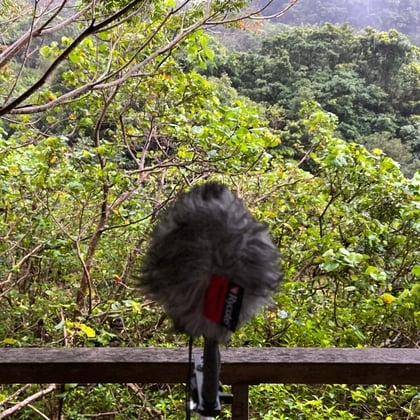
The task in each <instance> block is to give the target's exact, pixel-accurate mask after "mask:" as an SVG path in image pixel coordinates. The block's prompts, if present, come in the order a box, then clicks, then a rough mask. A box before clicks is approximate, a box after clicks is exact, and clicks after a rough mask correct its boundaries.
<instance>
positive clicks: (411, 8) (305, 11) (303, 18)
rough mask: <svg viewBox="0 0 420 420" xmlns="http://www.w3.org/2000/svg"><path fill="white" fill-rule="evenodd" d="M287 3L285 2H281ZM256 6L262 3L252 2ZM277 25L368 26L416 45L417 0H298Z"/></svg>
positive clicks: (418, 41)
mask: <svg viewBox="0 0 420 420" xmlns="http://www.w3.org/2000/svg"><path fill="white" fill-rule="evenodd" d="M281 2H282V3H287V1H286V0H283V1H281ZM255 3H256V4H258V3H260V4H262V2H260V1H258V0H257V1H256V2H255ZM275 6H276V2H273V4H271V5H269V6H268V7H267V8H266V10H265V11H264V14H265V15H271V14H275V13H276V8H275ZM277 20H278V21H279V22H282V23H287V24H291V25H294V26H298V25H320V24H323V23H326V22H329V23H333V24H343V23H348V24H350V25H351V26H352V27H354V28H357V29H364V28H366V27H368V26H370V27H373V28H375V29H377V30H379V31H389V30H390V29H396V30H397V31H399V32H402V33H403V34H406V35H407V36H408V37H409V38H410V40H411V41H412V42H413V43H415V44H417V45H419V44H420V34H419V30H418V28H419V26H420V1H419V0H397V1H396V0H353V1H351V2H350V1H346V0H299V1H298V2H297V4H296V6H295V7H294V8H293V9H291V10H290V12H289V13H287V14H286V15H284V16H281V17H280V18H279V19H277Z"/></svg>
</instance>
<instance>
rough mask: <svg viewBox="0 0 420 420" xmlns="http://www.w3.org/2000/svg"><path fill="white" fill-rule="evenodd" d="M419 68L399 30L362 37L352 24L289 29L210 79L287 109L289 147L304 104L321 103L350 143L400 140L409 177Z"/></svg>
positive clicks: (223, 63)
mask: <svg viewBox="0 0 420 420" xmlns="http://www.w3.org/2000/svg"><path fill="white" fill-rule="evenodd" d="M418 62H419V50H418V48H416V47H414V46H412V45H411V44H410V43H409V42H408V40H407V39H406V38H405V37H404V36H403V35H401V34H400V33H398V32H397V31H395V30H389V31H388V32H378V31H376V30H374V29H371V28H368V29H366V30H365V32H364V33H363V34H357V33H355V32H354V30H353V29H351V28H350V27H349V26H348V25H343V26H333V25H331V24H327V25H324V26H322V27H320V28H317V27H313V28H308V27H289V28H285V29H283V30H281V31H279V32H277V33H276V34H274V35H271V36H266V37H264V38H263V39H262V42H261V46H260V47H259V48H257V49H255V50H253V51H247V52H242V53H236V52H232V53H231V54H230V56H227V57H226V58H225V59H224V60H221V59H220V60H219V61H218V64H217V66H213V67H211V68H210V69H209V73H212V74H215V75H222V74H227V75H228V76H229V77H230V79H231V80H232V86H233V87H234V88H236V89H238V91H239V92H240V93H241V94H243V95H246V96H248V97H250V98H252V99H253V100H255V101H258V102H263V103H268V104H269V105H271V106H277V107H278V108H279V109H280V110H282V112H283V114H284V119H283V122H282V124H281V125H280V127H279V129H283V133H282V137H283V141H284V143H285V144H287V145H288V146H290V145H293V142H294V141H295V136H293V135H291V133H290V132H289V129H290V120H292V121H293V120H294V121H296V120H298V111H299V107H300V104H301V102H302V101H307V100H316V101H318V102H319V103H321V104H322V106H323V107H324V108H325V109H326V110H327V111H330V112H332V113H334V114H335V115H337V116H338V118H339V124H338V126H337V129H338V131H339V133H340V134H341V135H342V136H343V137H344V138H345V139H346V140H349V141H357V142H360V143H363V144H368V140H369V138H371V136H373V135H377V136H379V135H382V136H383V138H384V143H385V141H386V139H388V138H395V139H398V140H400V141H401V143H402V144H403V145H404V147H405V148H406V150H407V152H408V153H409V154H410V156H409V157H407V156H393V157H396V158H398V157H401V158H402V161H401V163H402V164H404V166H403V170H404V172H405V173H406V174H407V175H409V176H412V175H413V173H414V172H415V169H416V168H417V167H418V164H417V160H418V159H419V155H418V145H419V136H418V121H417V116H418V113H419V104H420V97H419V93H418V92H419V89H418V86H419V83H420V72H419V68H418ZM403 127H405V128H404V129H403ZM408 127H410V128H408ZM384 148H385V149H386V148H387V146H386V145H384ZM388 148H389V147H388ZM413 168H414V169H413Z"/></svg>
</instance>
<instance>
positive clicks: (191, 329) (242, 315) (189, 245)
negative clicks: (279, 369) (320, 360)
mask: <svg viewBox="0 0 420 420" xmlns="http://www.w3.org/2000/svg"><path fill="white" fill-rule="evenodd" d="M279 262H280V254H279V251H278V249H277V247H276V246H275V245H274V244H273V243H272V241H271V239H270V236H269V233H268V228H267V226H266V225H265V224H263V223H260V222H258V221H257V220H256V219H255V218H254V217H253V216H252V215H251V213H250V212H249V211H248V209H247V207H246V205H245V204H244V203H243V201H242V200H240V199H239V198H238V197H237V196H236V195H235V194H233V193H232V192H231V191H230V190H229V189H228V188H227V187H226V186H225V185H223V184H220V183H217V182H207V183H203V184H200V185H196V186H194V187H192V188H191V189H190V191H188V192H184V193H181V194H180V195H179V196H178V197H177V199H175V200H174V202H173V204H172V205H171V206H170V207H169V208H168V209H167V210H166V211H164V213H163V215H162V217H161V218H160V220H159V222H158V224H157V225H156V227H155V229H154V230H153V232H152V235H151V240H150V244H149V248H148V251H147V252H146V255H145V257H144V260H143V266H142V270H141V273H140V279H139V282H140V287H141V289H142V290H143V292H144V293H145V295H146V296H147V297H149V298H151V299H154V300H156V301H157V302H159V303H160V304H161V305H162V306H163V308H164V310H165V312H166V313H167V315H168V316H169V317H170V318H171V320H172V322H173V323H174V326H175V328H176V329H178V330H179V331H181V332H184V333H186V334H188V335H189V336H190V337H197V336H201V335H202V336H204V339H205V349H204V356H205V359H207V360H209V362H208V363H207V364H206V360H204V372H206V371H209V366H208V365H209V364H210V365H213V368H212V366H210V370H212V369H213V371H217V377H218V369H219V366H217V364H218V363H219V362H218V360H219V358H218V356H217V355H215V354H214V352H215V350H214V349H215V348H216V349H217V351H218V347H217V343H226V342H227V341H228V340H229V338H230V336H231V334H232V332H234V331H235V330H236V329H237V328H238V327H240V326H241V325H242V324H244V323H245V322H247V321H249V320H250V319H251V318H252V317H253V316H254V315H255V314H256V313H257V312H258V311H259V310H260V309H261V307H262V306H264V305H267V304H269V303H271V302H272V295H273V293H274V292H276V291H277V290H278V287H279V283H280V280H281V274H280V270H279ZM206 348H207V352H206ZM206 354H207V357H206ZM214 361H216V362H214ZM214 365H216V366H214ZM207 376H208V375H207ZM206 379H208V378H206V377H205V378H204V388H211V387H212V386H214V384H213V382H214V380H213V379H212V380H206ZM209 381H210V382H211V383H212V385H210V386H209V385H208V382H209ZM215 386H217V387H218V384H216V385H215ZM212 393H213V394H214V391H209V392H208V393H207V394H212ZM210 399H212V400H214V398H213V397H210ZM207 402H208V401H207ZM206 405H207V406H212V405H213V406H214V405H218V403H217V401H210V403H209V404H206ZM217 410H218V408H217V407H216V408H214V409H211V408H207V409H204V408H201V412H202V414H204V415H215V414H214V413H215V412H216V414H217ZM208 413H210V414H208Z"/></svg>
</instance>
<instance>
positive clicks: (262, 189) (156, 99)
mask: <svg viewBox="0 0 420 420" xmlns="http://www.w3.org/2000/svg"><path fill="white" fill-rule="evenodd" d="M72 4H73V3H69V4H68V5H67V8H65V9H63V10H64V11H65V14H64V15H60V14H58V15H57V16H55V17H54V19H57V20H56V21H55V20H54V19H52V14H51V13H45V14H42V13H41V12H40V11H39V10H38V15H37V16H38V17H37V18H36V19H32V17H31V16H32V15H31V13H28V10H29V11H32V10H33V9H32V8H29V9H27V5H26V3H25V2H24V1H22V2H13V3H12V2H3V5H6V6H7V5H9V6H10V5H12V6H13V7H12V6H10V7H6V8H1V9H0V17H1V20H2V23H3V24H4V25H5V28H6V29H5V31H4V32H3V36H4V39H3V41H2V42H4V44H5V48H4V51H3V55H1V56H0V81H1V82H0V97H1V100H2V102H3V105H2V106H0V115H1V116H2V119H1V120H0V302H1V307H2V311H1V312H0V345H2V346H15V347H19V346H55V347H70V346H108V345H112V346H149V345H161V346H184V345H185V343H186V337H184V336H182V335H178V334H176V333H174V332H173V331H172V330H171V328H170V322H169V320H168V319H167V318H166V317H165V315H164V314H163V312H162V310H161V308H160V307H159V306H158V305H156V304H155V303H154V302H150V301H147V300H145V299H144V298H143V297H142V295H141V293H140V292H139V291H138V290H137V289H136V283H135V276H136V273H137V272H138V270H139V269H140V267H141V261H142V256H143V255H144V252H145V250H146V248H147V242H148V236H149V233H150V230H151V227H152V226H153V224H154V223H155V221H156V218H157V217H158V216H159V212H160V211H161V210H162V208H164V207H165V206H166V205H167V204H168V202H170V201H171V200H172V199H173V197H174V196H175V195H176V194H177V193H178V192H179V191H181V190H182V189H185V188H188V187H189V186H190V185H192V184H194V183H196V182H201V181H204V180H208V179H215V180H219V181H223V182H225V183H227V184H228V185H229V186H230V187H231V188H232V189H233V190H234V191H236V192H237V193H238V194H239V195H240V196H241V197H243V199H244V200H245V201H246V203H247V204H248V205H249V207H250V208H251V209H252V212H253V213H254V214H255V216H256V217H257V218H258V219H261V220H264V221H266V222H267V223H268V224H269V226H270V229H271V233H272V236H273V239H274V240H275V242H276V244H278V246H279V248H280V250H281V252H282V255H283V262H282V265H283V271H284V283H283V287H282V290H281V292H280V293H279V294H278V295H277V296H276V298H275V299H276V304H277V305H276V306H275V307H272V308H267V310H266V311H264V312H263V313H262V314H261V315H259V316H258V317H257V318H256V319H255V321H253V322H252V323H250V324H248V325H246V326H245V327H243V328H242V329H241V330H240V331H238V332H237V333H236V334H235V335H234V337H233V339H232V343H231V345H237V346H341V347H345V346H351V347H358V346H361V347H363V346H380V347H418V346H419V343H420V336H419V331H420V281H419V277H420V266H419V254H420V235H419V233H420V232H419V231H420V223H419V220H420V217H419V216H420V204H419V195H420V194H419V190H420V178H419V174H418V173H417V174H413V176H412V177H411V178H407V177H405V176H404V175H403V174H402V173H401V171H400V169H399V166H398V164H397V163H396V162H395V161H393V160H392V159H391V158H390V157H388V156H386V155H385V154H384V153H383V152H382V151H381V150H380V149H373V150H372V151H368V150H367V149H366V148H365V147H364V146H363V145H359V144H356V143H352V142H350V141H348V140H350V139H349V138H347V139H343V138H341V137H342V136H344V135H345V134H346V133H347V132H346V130H344V128H343V125H342V120H341V118H342V115H340V114H339V110H340V109H341V110H342V111H343V112H344V111H345V110H346V103H339V104H337V107H336V108H329V107H328V106H327V105H328V104H324V106H321V105H320V104H319V103H318V102H316V101H315V100H314V99H318V98H316V97H314V96H313V95H306V96H305V95H301V96H300V97H299V98H297V99H296V101H294V102H293V106H290V107H289V109H288V110H287V111H288V112H286V107H287V103H286V102H284V103H282V104H281V106H279V107H278V108H275V107H274V106H273V107H271V108H269V109H267V108H265V107H264V106H263V105H262V104H258V103H256V102H253V101H252V100H251V99H249V98H247V97H245V96H243V95H242V96H241V95H239V94H238V93H237V92H236V91H235V89H233V88H232V86H231V84H230V80H228V79H227V78H226V76H224V77H221V78H214V77H210V78H206V77H205V76H204V75H203V72H204V71H205V69H206V68H208V69H209V71H210V69H211V70H212V71H214V69H215V68H217V66H219V65H220V61H219V56H218V55H216V56H215V52H214V51H213V50H212V49H211V48H210V45H212V42H211V40H209V37H208V35H206V34H205V32H204V31H203V28H204V27H206V24H209V25H210V26H211V27H213V26H214V24H215V22H216V21H217V22H219V23H222V22H223V20H226V19H228V20H229V18H230V17H233V16H236V13H238V11H239V10H240V9H241V7H242V6H243V2H232V1H231V2H227V3H224V2H218V1H216V2H214V4H213V3H212V4H211V8H210V9H206V8H202V6H203V5H202V4H201V3H197V2H192V4H191V5H187V6H191V7H185V8H181V9H180V10H178V11H177V13H174V12H173V7H174V6H175V2H173V1H170V0H167V1H164V0H162V1H150V2H144V1H138V2H132V4H130V8H128V9H127V10H128V11H129V13H128V15H125V14H124V13H120V14H119V11H121V10H122V9H121V8H122V7H123V6H125V5H126V4H128V3H126V2H118V1H115V2H106V3H101V2H98V3H96V2H93V3H92V4H90V5H87V3H86V2H85V3H83V2H81V4H80V6H77V7H79V9H77V10H76V9H72V7H73V6H71V5H72ZM84 6H86V7H85V9H83V7H84ZM83 10H84V11H85V12H84V13H85V14H83V13H80V14H78V15H77V18H75V19H74V20H71V19H70V18H71V16H75V14H76V11H83ZM25 11H26V13H24V12H25ZM91 13H94V14H95V17H96V19H95V21H94V22H92V20H91V17H92V16H91ZM25 16H27V17H25ZM39 16H40V17H39ZM37 19H39V20H37ZM62 19H70V20H69V21H68V23H67V24H66V25H65V26H62V25H61V23H62V22H63V20H62ZM108 19H110V20H108ZM218 19H219V20H218ZM45 22H47V26H44V27H43V29H41V30H39V31H37V25H41V26H42V24H43V23H45ZM54 23H55V24H56V26H54ZM31 24H32V25H33V39H30V40H29V41H28V42H29V44H28V43H22V45H21V47H20V48H19V49H17V51H16V53H13V54H12V53H11V49H12V47H13V46H14V45H16V44H14V42H15V41H16V40H19V39H22V37H24V36H25V33H26V30H27V29H28V25H31ZM53 29H55V30H53ZM43 31H44V32H43ZM313 33H315V32H313ZM81 34H82V35H83V36H81ZM391 34H394V35H395V37H394V38H392V42H391V44H392V45H393V46H394V41H395V43H396V49H397V51H400V49H399V48H401V51H404V54H403V57H400V59H401V60H404V61H403V65H402V66H397V67H398V68H395V69H394V73H393V72H392V71H393V70H392V69H389V73H387V75H386V77H387V78H388V79H387V80H388V83H389V86H391V87H392V86H394V84H395V83H400V78H401V77H402V74H400V70H401V67H404V66H412V67H413V69H414V70H413V72H414V73H413V76H412V77H413V79H409V80H410V81H411V80H412V82H413V83H414V82H415V81H417V83H418V78H417V79H416V77H418V73H415V71H418V69H417V70H415V69H416V67H415V62H413V61H412V55H411V54H414V53H413V50H412V48H411V46H410V45H409V43H408V42H407V41H406V40H405V39H404V38H403V37H401V36H400V35H399V34H397V33H394V32H392V33H389V34H385V35H387V36H390V35H391ZM371 35H372V36H377V37H380V36H385V35H383V34H379V33H377V32H375V31H372V33H371ZM366 36H367V35H366ZM278 37H279V40H280V39H283V40H284V42H286V41H287V40H288V39H289V41H288V42H290V32H285V33H284V34H279V35H278ZM282 37H283V38H282ZM319 37H320V38H321V39H320V42H321V43H322V42H323V41H322V39H323V37H327V38H328V40H329V41H328V43H331V39H335V38H334V37H338V38H340V39H342V38H344V39H348V42H353V41H354V38H353V37H354V35H353V34H352V32H351V31H350V30H349V29H348V28H347V27H339V28H336V27H332V26H329V27H325V28H322V30H321V32H320V35H319ZM5 41H6V42H5ZM76 41H78V42H76ZM267 42H268V41H267ZM268 45H270V44H269V42H268V44H267V46H268ZM324 45H325V43H324ZM337 45H339V44H338V43H337ZM274 46H275V44H274V43H272V44H271V47H270V48H274ZM343 48H345V47H343ZM8 54H9V55H8ZM216 54H217V50H216ZM332 55H333V51H332V47H331V48H328V49H326V50H325V56H323V55H321V56H320V57H319V59H320V60H329V59H331V56H332ZM258 57H259V59H260V58H261V56H260V55H259V56H258ZM268 58H269V57H267V59H268ZM397 58H398V57H397ZM235 59H237V60H239V58H238V57H236V58H235ZM57 60H58V63H57ZM276 60H277V59H276V58H275V57H274V56H273V65H274V63H275V62H276ZM325 62H326V61H324V63H325ZM54 63H56V65H55V64H54ZM356 63H357V62H356ZM261 64H263V62H261ZM284 64H285V63H283V64H282V65H284ZM391 64H392V63H391ZM243 65H245V61H244V64H243ZM276 65H278V63H277V64H276ZM292 65H293V61H290V66H292ZM314 65H315V63H314ZM52 67H54V69H55V72H54V73H53V74H51V73H50V71H49V70H50V69H51V68H52ZM336 67H338V64H337V66H336ZM233 68H234V69H235V71H238V68H235V67H233ZM328 68H329V73H328V74H329V78H330V81H331V80H332V76H333V75H335V73H333V72H334V71H337V69H336V68H332V67H330V66H329V67H328ZM225 70H226V69H225ZM298 70H299V69H298ZM356 70H357V64H355V65H354V66H353V67H352V66H351V63H350V61H349V62H348V65H347V67H346V66H343V69H342V72H343V73H342V77H343V78H347V79H346V80H348V79H349V78H350V80H351V82H352V83H356V76H357V75H358V73H357V71H356ZM299 71H303V70H302V69H300V70H299ZM307 71H308V78H307V80H306V81H305V87H306V88H307V89H312V88H313V87H312V86H315V87H316V88H317V89H322V88H321V86H322V81H323V82H324V83H327V79H326V78H324V79H322V77H321V76H322V75H320V80H319V84H318V85H317V84H316V83H315V82H316V80H315V79H311V78H310V77H309V75H310V73H309V69H308V70H307ZM200 72H201V73H200ZM274 73H276V74H277V72H273V74H274ZM291 73H292V71H291V70H289V75H290V74H291ZM404 74H405V73H404ZM44 75H47V76H48V77H46V76H45V77H44ZM416 75H417V76H416ZM324 76H325V75H324ZM380 76H382V75H379V74H378V75H376V77H380ZM311 77H312V76H311ZM337 77H338V76H337ZM243 78H244V80H243V81H242V82H243V83H245V82H246V79H245V75H243ZM232 80H234V78H233V76H232ZM239 80H240V78H239V77H238V79H237V80H236V81H235V82H234V83H239ZM301 80H304V78H302V79H301ZM381 80H382V81H383V80H385V79H381ZM39 81H41V82H39ZM337 83H338V81H337ZM263 85H264V79H261V86H254V87H255V88H256V89H255V92H256V94H258V95H262V94H263V92H264V89H262V88H263ZM337 86H341V85H340V83H338V84H337ZM356 86H359V85H358V84H357V83H356ZM238 88H239V86H238ZM365 88H366V87H365V86H362V87H360V89H362V91H364V90H363V89H365ZM285 89H286V88H284V98H286V97H287V95H288V94H289V95H290V93H288V92H287V91H286V90H285ZM289 89H295V87H293V86H291V87H289ZM342 89H344V87H343V88H342ZM375 89H376V88H375ZM375 89H373V90H375ZM378 89H379V88H378ZM269 90H270V89H269V88H267V87H266V89H265V91H266V92H267V91H269ZM257 92H258V93H257ZM404 92H405V93H406V91H404ZM244 93H245V92H244ZM246 93H247V95H249V96H252V89H251V88H249V90H248V91H247V92H246ZM265 94H268V93H265ZM348 94H349V95H350V94H351V92H349V93H348ZM381 95H382V92H379V93H378V100H379V99H380V100H381V101H384V102H386V101H385V99H384V98H382V96H381ZM289 97H290V96H289ZM256 99H258V101H260V100H262V99H261V98H256ZM263 100H264V101H266V102H267V98H266V97H265V98H264V99H263ZM281 100H282V95H279V96H278V97H277V99H276V101H277V102H278V101H281ZM332 105H334V104H331V106H332ZM389 106H392V107H395V109H394V108H393V109H392V111H387V112H388V114H390V113H391V112H394V111H395V113H396V114H397V108H398V106H400V105H398V104H396V103H391V104H389ZM407 106H411V105H407ZM366 109H367V108H366ZM333 112H334V113H336V114H337V115H338V117H337V116H336V115H334V113H333ZM348 112H349V113H350V114H351V115H354V116H355V117H356V116H358V115H357V110H355V109H353V108H352V104H351V101H350V100H349V101H348ZM410 112H411V113H413V112H412V111H411V110H410V111H409V112H408V114H409V115H406V114H404V112H403V110H401V109H399V108H398V113H400V114H401V116H399V117H398V118H400V117H401V118H407V121H410V123H411V119H410V118H412V115H411V114H410ZM385 114H386V115H388V114H387V113H385ZM276 116H277V117H278V118H279V124H278V125H277V126H276V125H275V124H274V123H275V117H276ZM357 121H359V120H357ZM412 123H413V124H414V123H415V121H414V120H413V122H412ZM407 124H408V122H407ZM396 131H398V130H397V129H396ZM282 141H283V143H282ZM284 142H286V143H284ZM296 156H299V160H296V159H295V157H296ZM40 389H45V390H46V391H48V392H44V394H39V393H38V391H39V390H40ZM37 393H38V394H37ZM34 395H38V398H34V399H33V400H32V401H30V402H27V403H24V402H25V401H26V400H25V398H26V397H29V396H34ZM419 399H420V391H419V389H418V387H382V386H372V387H364V386H354V387H348V386H342V385H328V386H324V387H313V386H311V387H310V386H284V385H265V386H258V387H254V388H253V389H252V394H251V410H252V411H251V418H255V419H266V420H274V419H276V420H277V419H296V418H302V419H325V418H328V419H357V418H369V419H378V420H379V419H384V418H386V419H399V418H405V419H415V418H417V417H418V415H419V413H420V405H419ZM182 413H183V389H182V387H181V386H177V387H158V386H156V385H148V386H143V385H142V386H140V385H138V384H121V385H108V384H89V385H86V384H85V385H78V384H68V385H65V386H63V387H59V388H58V389H55V388H52V387H43V386H38V385H31V386H28V387H26V386H24V387H22V386H1V387H0V418H5V417H7V416H9V418H16V419H17V418H18V419H33V418H49V419H57V420H58V419H59V418H61V417H64V418H68V419H88V418H92V417H95V416H96V417H100V418H104V419H105V418H107V419H113V418H115V419H127V418H133V419H134V418H140V419H146V418H154V419H155V418H161V419H179V418H182V416H183V414H182ZM35 416H38V417H35ZM220 418H229V412H228V410H226V412H224V413H223V414H222V415H221V416H220Z"/></svg>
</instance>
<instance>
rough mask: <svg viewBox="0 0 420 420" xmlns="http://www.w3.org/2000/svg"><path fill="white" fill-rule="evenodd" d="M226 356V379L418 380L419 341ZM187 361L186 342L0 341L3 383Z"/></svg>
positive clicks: (148, 379) (159, 371)
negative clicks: (45, 344)
mask: <svg viewBox="0 0 420 420" xmlns="http://www.w3.org/2000/svg"><path fill="white" fill-rule="evenodd" d="M194 352H195V353H200V354H201V353H202V349H199V348H195V349H194ZM221 361H222V367H221V380H222V382H223V383H224V384H227V385H228V384H249V385H252V384H258V383H305V384H333V383H346V384H395V385H398V384H407V385H409V384H411V385H420V349H376V348H364V349H349V348H227V349H222V350H221ZM187 365H188V350H187V348H177V349H169V348H151V347H148V348H133V347H130V348H116V347H112V348H94V347H89V348H63V349H62V348H1V349H0V383H2V384H10V383H98V382H102V383H107V382H108V383H126V382H137V383H182V382H185V381H186V378H187Z"/></svg>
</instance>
